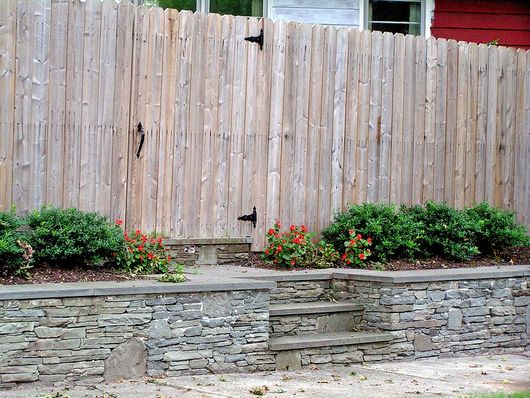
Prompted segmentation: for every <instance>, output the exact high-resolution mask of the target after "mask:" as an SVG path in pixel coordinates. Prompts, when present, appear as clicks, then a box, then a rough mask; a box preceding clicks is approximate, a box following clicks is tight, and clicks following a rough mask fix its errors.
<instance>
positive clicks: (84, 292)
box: [0, 275, 276, 300]
mask: <svg viewBox="0 0 530 398" xmlns="http://www.w3.org/2000/svg"><path fill="white" fill-rule="evenodd" d="M187 278H188V279H189V280H188V281H186V282H182V283H163V282H158V281H153V280H137V281H127V282H81V283H47V284H37V285H6V286H0V300H24V299H40V298H62V297H94V296H120V295H131V294H162V293H165V294H171V293H174V294H180V293H203V292H223V291H241V290H270V289H273V288H275V287H276V283H275V282H273V281H256V280H250V279H248V280H244V279H230V278H208V277H205V276H190V275H187Z"/></svg>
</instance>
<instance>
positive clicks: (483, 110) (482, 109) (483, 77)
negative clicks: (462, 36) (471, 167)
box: [475, 44, 489, 203]
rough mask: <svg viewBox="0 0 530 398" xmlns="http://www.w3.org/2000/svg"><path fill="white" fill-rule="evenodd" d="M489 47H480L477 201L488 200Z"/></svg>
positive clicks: (476, 165)
mask: <svg viewBox="0 0 530 398" xmlns="http://www.w3.org/2000/svg"><path fill="white" fill-rule="evenodd" d="M488 56H489V55H488V46H487V45H486V44H480V45H479V46H478V94H477V138H476V145H477V160H476V163H475V168H476V170H477V171H476V174H475V201H476V202H478V203H480V202H484V201H485V200H486V174H487V170H486V157H487V156H486V153H487V152H486V138H487V129H488V127H487V126H488V74H489V66H488Z"/></svg>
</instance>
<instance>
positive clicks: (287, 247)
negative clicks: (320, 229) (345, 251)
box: [263, 221, 339, 268]
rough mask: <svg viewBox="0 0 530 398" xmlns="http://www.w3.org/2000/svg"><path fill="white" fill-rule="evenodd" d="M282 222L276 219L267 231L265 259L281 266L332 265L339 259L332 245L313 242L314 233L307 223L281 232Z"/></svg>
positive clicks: (322, 266) (292, 226)
mask: <svg viewBox="0 0 530 398" xmlns="http://www.w3.org/2000/svg"><path fill="white" fill-rule="evenodd" d="M281 226H282V224H281V223H280V221H276V223H275V224H274V227H273V228H271V229H269V230H268V232H267V241H268V243H269V245H268V246H267V247H266V248H265V251H264V253H263V259H264V260H266V261H269V262H272V263H273V264H275V265H278V266H280V267H295V266H314V267H321V268H324V267H331V266H333V262H334V261H336V260H338V259H339V254H338V253H337V252H336V251H335V249H333V246H332V245H329V244H327V243H325V242H322V241H321V242H318V243H315V242H313V240H312V238H313V236H314V234H313V233H311V232H309V231H308V230H307V227H306V226H305V225H300V226H297V225H291V226H290V227H289V230H288V231H284V232H280V228H281Z"/></svg>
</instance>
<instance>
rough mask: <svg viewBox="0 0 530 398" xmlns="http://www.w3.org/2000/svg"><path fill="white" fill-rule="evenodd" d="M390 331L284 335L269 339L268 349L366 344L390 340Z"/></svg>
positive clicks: (281, 349)
mask: <svg viewBox="0 0 530 398" xmlns="http://www.w3.org/2000/svg"><path fill="white" fill-rule="evenodd" d="M393 339H394V336H393V335H392V334H391V333H365V332H346V333H344V332H343V333H323V334H305V335H298V336H285V337H276V338H272V339H269V349H270V350H272V351H284V350H301V349H305V348H317V347H332V346H338V345H355V344H367V343H375V342H383V341H391V340H393Z"/></svg>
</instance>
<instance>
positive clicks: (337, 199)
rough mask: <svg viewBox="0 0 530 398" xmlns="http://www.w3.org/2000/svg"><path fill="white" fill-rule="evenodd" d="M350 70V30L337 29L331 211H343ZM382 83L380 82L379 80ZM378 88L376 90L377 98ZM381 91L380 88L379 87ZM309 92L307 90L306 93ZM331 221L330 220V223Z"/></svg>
mask: <svg viewBox="0 0 530 398" xmlns="http://www.w3.org/2000/svg"><path fill="white" fill-rule="evenodd" d="M379 56H380V54H379ZM347 70H348V30H347V29H346V28H339V29H337V50H336V53H335V89H334V98H333V133H332V140H333V142H332V146H331V210H332V213H333V212H334V211H339V210H342V209H343V205H344V201H343V197H342V192H343V181H344V175H343V172H344V135H345V127H346V121H345V119H346V87H347V86H346V84H347V82H346V77H347ZM379 81H380V80H379ZM377 89H378V88H377V87H376V88H375V90H374V93H375V96H376V97H377ZM379 91H380V87H379ZM305 92H307V90H306V91H305ZM376 156H377V155H376ZM329 221H331V214H330V219H329V220H328V222H329Z"/></svg>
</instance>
